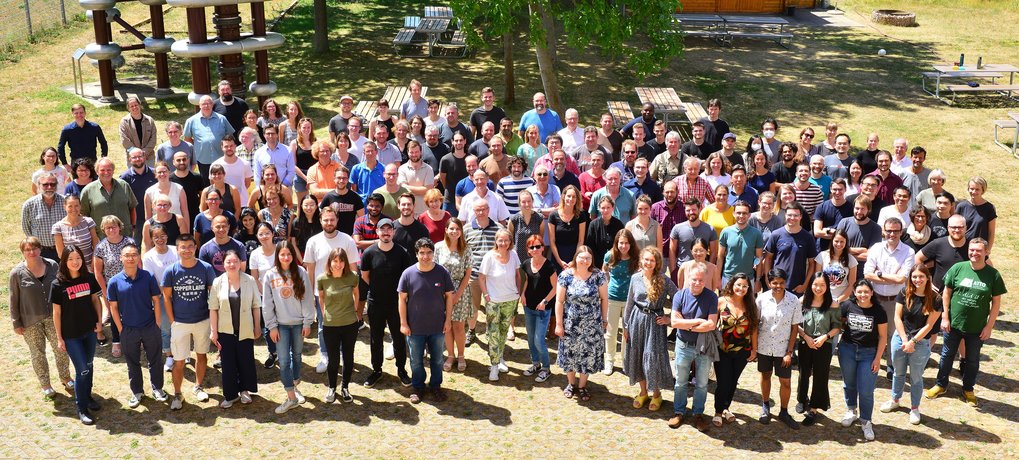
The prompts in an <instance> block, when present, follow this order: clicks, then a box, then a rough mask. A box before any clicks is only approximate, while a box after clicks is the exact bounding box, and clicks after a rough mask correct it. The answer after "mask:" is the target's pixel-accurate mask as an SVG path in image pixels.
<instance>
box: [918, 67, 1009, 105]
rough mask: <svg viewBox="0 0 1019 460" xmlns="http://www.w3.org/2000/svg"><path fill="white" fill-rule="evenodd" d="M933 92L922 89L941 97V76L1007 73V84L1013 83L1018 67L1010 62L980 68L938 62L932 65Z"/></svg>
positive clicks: (977, 75) (957, 76) (953, 76)
mask: <svg viewBox="0 0 1019 460" xmlns="http://www.w3.org/2000/svg"><path fill="white" fill-rule="evenodd" d="M934 72H936V75H935V76H934V92H933V93H931V92H930V91H928V90H926V89H924V91H926V92H927V94H931V95H933V96H934V97H936V98H938V99H941V79H942V78H964V77H979V76H988V77H990V76H996V75H995V74H1004V73H1008V84H1009V85H1013V84H1015V74H1016V73H1017V72H1019V67H1016V66H1014V65H1011V64H984V66H983V67H981V68H979V69H978V68H976V67H966V68H963V69H959V68H954V69H953V68H952V66H951V65H948V64H939V65H935V66H934Z"/></svg>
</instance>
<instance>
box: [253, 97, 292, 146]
mask: <svg viewBox="0 0 1019 460" xmlns="http://www.w3.org/2000/svg"><path fill="white" fill-rule="evenodd" d="M284 121H287V116H286V115H284V114H283V111H282V110H280V106H279V104H277V103H276V100H275V99H273V98H271V97H270V98H268V99H266V100H265V102H263V103H262V110H261V111H260V112H259V114H258V126H259V127H260V128H262V129H265V127H266V126H269V125H274V126H276V127H279V125H282V124H283V122H284ZM258 134H259V135H261V134H262V131H259V132H258ZM262 142H265V139H262Z"/></svg>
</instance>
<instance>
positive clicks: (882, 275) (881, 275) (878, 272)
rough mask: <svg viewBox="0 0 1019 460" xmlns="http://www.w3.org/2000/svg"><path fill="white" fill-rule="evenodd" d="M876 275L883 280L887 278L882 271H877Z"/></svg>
mask: <svg viewBox="0 0 1019 460" xmlns="http://www.w3.org/2000/svg"><path fill="white" fill-rule="evenodd" d="M874 274H875V275H877V277H878V278H882V277H884V276H885V275H884V273H881V270H877V271H875V272H874Z"/></svg>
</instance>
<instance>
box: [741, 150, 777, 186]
mask: <svg viewBox="0 0 1019 460" xmlns="http://www.w3.org/2000/svg"><path fill="white" fill-rule="evenodd" d="M749 157H750V166H751V167H749V168H747V185H749V186H751V187H753V188H754V190H757V193H758V194H761V193H764V192H774V191H775V188H776V187H777V184H776V183H775V173H773V172H771V161H769V160H768V154H766V153H764V150H754V151H753V153H749Z"/></svg>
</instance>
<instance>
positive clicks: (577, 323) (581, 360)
mask: <svg viewBox="0 0 1019 460" xmlns="http://www.w3.org/2000/svg"><path fill="white" fill-rule="evenodd" d="M608 308H609V290H608V283H607V282H606V280H605V276H604V274H603V273H602V271H601V270H598V269H597V268H596V266H595V265H594V252H593V251H592V250H591V248H589V247H587V246H580V247H578V248H577V253H576V255H575V256H574V257H573V263H571V264H570V266H569V268H567V269H566V270H564V271H563V272H562V273H560V274H559V286H558V287H557V288H556V310H555V315H556V330H555V333H556V335H557V336H559V338H560V339H559V358H558V360H557V361H556V364H558V365H559V367H561V368H563V370H564V371H565V372H566V379H567V385H566V387H565V388H564V389H563V396H566V397H567V398H572V397H573V395H574V394H576V395H577V397H579V398H580V400H581V401H589V400H590V399H591V393H590V392H589V391H588V389H587V376H588V375H590V374H592V373H594V372H598V371H599V370H601V369H603V368H604V363H605V339H604V335H605V327H606V326H607V323H606V321H605V318H606V315H607V313H608V311H607V310H608ZM564 316H565V320H564V318H563V317H564ZM578 374H579V382H578V380H577V379H578Z"/></svg>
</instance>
